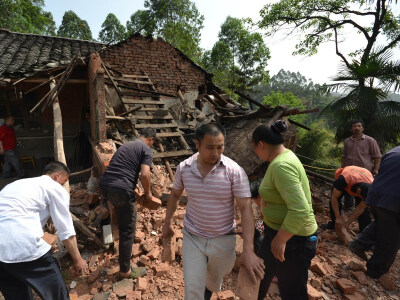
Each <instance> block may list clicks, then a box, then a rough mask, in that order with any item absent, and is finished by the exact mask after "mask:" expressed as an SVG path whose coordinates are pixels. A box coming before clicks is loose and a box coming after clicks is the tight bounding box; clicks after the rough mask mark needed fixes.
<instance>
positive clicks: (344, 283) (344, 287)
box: [336, 278, 357, 294]
mask: <svg viewBox="0 0 400 300" xmlns="http://www.w3.org/2000/svg"><path fill="white" fill-rule="evenodd" d="M336 285H337V286H338V287H339V289H340V290H341V291H342V292H343V293H345V294H354V293H355V292H357V286H356V285H355V284H354V282H353V281H351V280H349V279H346V278H339V279H338V280H336Z"/></svg>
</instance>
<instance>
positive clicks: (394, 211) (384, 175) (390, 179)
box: [365, 146, 400, 289]
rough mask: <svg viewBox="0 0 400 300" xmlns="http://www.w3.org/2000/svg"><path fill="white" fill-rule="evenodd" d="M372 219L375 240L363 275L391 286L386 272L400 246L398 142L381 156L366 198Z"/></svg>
mask: <svg viewBox="0 0 400 300" xmlns="http://www.w3.org/2000/svg"><path fill="white" fill-rule="evenodd" d="M365 203H366V204H367V205H370V208H371V212H372V214H373V215H374V216H375V220H376V230H377V233H376V244H375V250H374V253H373V255H372V257H371V259H370V260H369V261H368V262H367V275H369V276H370V277H372V278H379V282H381V283H382V285H384V287H385V288H386V289H391V288H394V284H393V283H391V282H390V279H389V277H388V275H387V273H388V272H389V269H390V267H391V266H392V264H393V262H394V260H395V258H396V255H397V251H398V250H399V248H400V146H398V147H395V148H393V149H392V150H390V151H389V152H388V153H386V154H385V155H384V156H383V157H382V163H381V166H380V169H379V174H378V175H377V176H376V177H375V180H374V182H373V183H372V185H371V187H370V189H369V192H368V196H367V199H366V201H365Z"/></svg>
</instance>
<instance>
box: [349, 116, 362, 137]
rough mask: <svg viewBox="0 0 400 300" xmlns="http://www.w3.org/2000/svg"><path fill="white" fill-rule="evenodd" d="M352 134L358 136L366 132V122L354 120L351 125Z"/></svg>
mask: <svg viewBox="0 0 400 300" xmlns="http://www.w3.org/2000/svg"><path fill="white" fill-rule="evenodd" d="M350 131H351V133H352V134H353V135H354V136H356V135H360V134H362V133H363V132H364V122H363V121H362V120H353V121H352V122H351V125H350Z"/></svg>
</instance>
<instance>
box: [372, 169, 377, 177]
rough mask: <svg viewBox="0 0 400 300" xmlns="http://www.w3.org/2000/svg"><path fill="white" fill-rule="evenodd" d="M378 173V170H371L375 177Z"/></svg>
mask: <svg viewBox="0 0 400 300" xmlns="http://www.w3.org/2000/svg"><path fill="white" fill-rule="evenodd" d="M378 172H379V171H378V169H373V170H372V172H371V173H372V175H374V177H375V176H376V175H378Z"/></svg>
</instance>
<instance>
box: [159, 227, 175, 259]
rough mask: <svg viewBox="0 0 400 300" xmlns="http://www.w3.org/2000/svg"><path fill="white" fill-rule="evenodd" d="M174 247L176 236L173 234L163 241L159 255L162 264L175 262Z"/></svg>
mask: <svg viewBox="0 0 400 300" xmlns="http://www.w3.org/2000/svg"><path fill="white" fill-rule="evenodd" d="M175 247H176V236H175V233H174V235H172V236H167V237H164V239H163V251H162V254H161V260H162V261H163V262H173V261H175Z"/></svg>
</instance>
